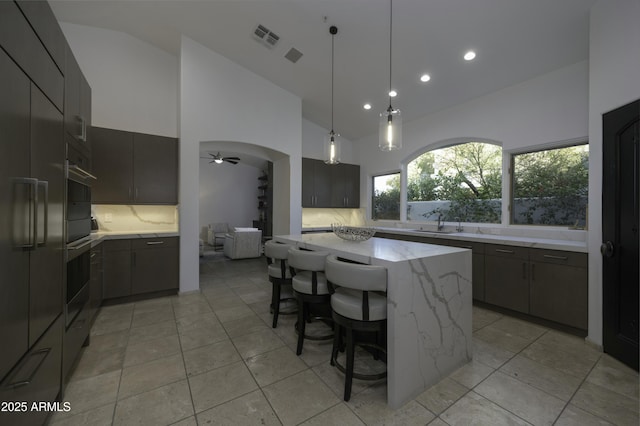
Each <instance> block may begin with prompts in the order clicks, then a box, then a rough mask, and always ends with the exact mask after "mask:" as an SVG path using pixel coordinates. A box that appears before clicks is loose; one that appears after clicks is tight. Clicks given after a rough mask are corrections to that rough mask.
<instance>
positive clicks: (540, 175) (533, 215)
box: [511, 145, 589, 228]
mask: <svg viewBox="0 0 640 426" xmlns="http://www.w3.org/2000/svg"><path fill="white" fill-rule="evenodd" d="M512 170H513V186H512V189H513V190H512V193H513V197H512V198H513V199H512V201H511V206H512V208H511V223H513V224H530V225H557V226H575V227H580V228H582V227H584V226H585V223H586V217H587V198H588V193H589V192H588V191H589V145H578V146H570V147H563V148H557V149H549V150H545V151H537V152H528V153H524V154H516V155H513V156H512Z"/></svg>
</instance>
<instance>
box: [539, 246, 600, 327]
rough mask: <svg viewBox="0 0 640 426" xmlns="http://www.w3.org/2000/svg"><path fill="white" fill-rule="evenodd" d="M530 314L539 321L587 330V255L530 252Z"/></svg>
mask: <svg viewBox="0 0 640 426" xmlns="http://www.w3.org/2000/svg"><path fill="white" fill-rule="evenodd" d="M530 260H531V282H530V300H531V302H530V307H531V310H530V313H531V314H532V315H535V316H537V317H540V318H544V319H548V320H551V321H555V322H559V323H561V324H566V325H569V326H572V327H576V328H580V329H583V330H586V329H587V326H588V318H587V317H588V292H589V289H588V270H587V255H586V254H584V253H569V252H564V251H553V250H536V249H531V250H530Z"/></svg>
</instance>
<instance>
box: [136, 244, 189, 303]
mask: <svg viewBox="0 0 640 426" xmlns="http://www.w3.org/2000/svg"><path fill="white" fill-rule="evenodd" d="M131 248H132V255H133V266H132V268H131V278H132V280H131V292H132V294H142V293H151V292H154V291H162V290H174V289H177V288H178V239H177V238H145V239H139V240H132V242H131Z"/></svg>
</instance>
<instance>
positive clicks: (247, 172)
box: [199, 159, 266, 241]
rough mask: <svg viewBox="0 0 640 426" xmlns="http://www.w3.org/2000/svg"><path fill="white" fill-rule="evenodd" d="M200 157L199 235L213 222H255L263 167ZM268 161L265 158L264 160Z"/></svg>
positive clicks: (239, 224) (248, 224)
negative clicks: (214, 161)
mask: <svg viewBox="0 0 640 426" xmlns="http://www.w3.org/2000/svg"><path fill="white" fill-rule="evenodd" d="M209 161H210V160H208V159H200V196H199V200H200V232H201V234H200V236H201V238H203V237H204V239H205V241H206V233H205V234H202V229H203V228H206V227H207V225H209V224H210V223H214V222H226V223H228V224H229V226H231V227H234V226H245V227H248V226H253V224H252V221H253V220H257V219H258V216H259V211H258V195H259V190H258V185H259V183H260V181H259V180H258V177H259V176H261V175H262V170H260V169H258V168H256V167H253V166H248V165H246V164H242V163H238V164H236V165H233V164H228V163H222V164H215V163H209ZM265 164H266V162H265Z"/></svg>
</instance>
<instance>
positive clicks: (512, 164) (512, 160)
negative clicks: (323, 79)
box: [507, 139, 591, 229]
mask: <svg viewBox="0 0 640 426" xmlns="http://www.w3.org/2000/svg"><path fill="white" fill-rule="evenodd" d="M583 145H585V146H587V147H588V159H589V160H591V147H590V146H589V145H590V144H589V140H584V139H580V140H575V141H571V142H567V141H564V142H562V143H557V144H549V145H541V146H537V147H535V149H526V150H518V151H511V152H509V153H508V155H509V181H508V184H509V191H508V193H509V200H508V204H507V210H508V219H507V220H508V222H507V225H508V226H525V227H531V226H533V227H549V228H571V226H570V225H566V224H564V225H551V224H545V223H515V220H514V219H515V214H516V213H515V208H514V205H515V203H514V197H515V187H516V185H515V181H516V168H515V158H516V156H518V155H526V154H534V153H537V152H543V151H553V150H557V149H565V148H572V147H577V146H583ZM588 171H589V169H588V168H587V172H588ZM588 191H589V184H588V182H587V205H586V208H587V211H588V208H589V196H588ZM587 221H588V217H587V218H586V219H585V225H584V227H583V229H586V228H587ZM578 229H579V228H578Z"/></svg>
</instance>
